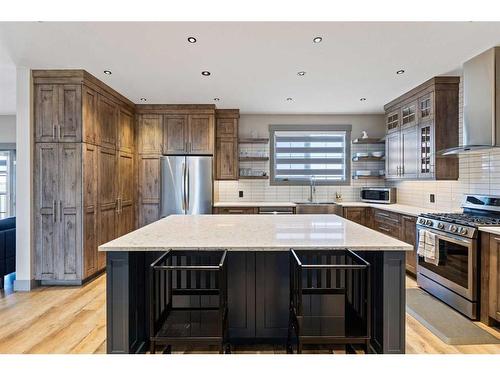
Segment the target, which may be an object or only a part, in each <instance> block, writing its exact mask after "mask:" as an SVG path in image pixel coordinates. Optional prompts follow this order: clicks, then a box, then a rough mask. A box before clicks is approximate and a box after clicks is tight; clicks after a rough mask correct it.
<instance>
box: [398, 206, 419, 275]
mask: <svg viewBox="0 0 500 375" xmlns="http://www.w3.org/2000/svg"><path fill="white" fill-rule="evenodd" d="M400 240H401V241H404V242H407V243H409V244H411V245H413V251H411V252H410V251H407V252H406V270H407V271H408V272H410V273H412V274H414V275H416V274H417V218H416V217H415V216H407V215H401V238H400Z"/></svg>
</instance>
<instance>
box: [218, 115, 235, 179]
mask: <svg viewBox="0 0 500 375" xmlns="http://www.w3.org/2000/svg"><path fill="white" fill-rule="evenodd" d="M239 117H240V111H239V110H238V109H221V110H217V114H216V127H215V128H216V130H215V134H216V147H215V179H216V180H237V179H238V175H239V159H238V156H239V153H238V122H239Z"/></svg>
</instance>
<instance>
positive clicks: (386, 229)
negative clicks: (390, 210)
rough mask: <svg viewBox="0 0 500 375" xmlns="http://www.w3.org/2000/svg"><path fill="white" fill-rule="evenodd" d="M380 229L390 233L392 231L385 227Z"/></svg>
mask: <svg viewBox="0 0 500 375" xmlns="http://www.w3.org/2000/svg"><path fill="white" fill-rule="evenodd" d="M378 229H380V230H383V231H384V232H390V231H391V230H390V229H388V228H385V227H378Z"/></svg>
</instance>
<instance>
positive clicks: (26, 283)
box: [14, 279, 38, 292]
mask: <svg viewBox="0 0 500 375" xmlns="http://www.w3.org/2000/svg"><path fill="white" fill-rule="evenodd" d="M37 286H38V283H37V281H36V280H18V279H16V280H14V291H15V292H29V291H31V290H33V289H35V288H36V287H37Z"/></svg>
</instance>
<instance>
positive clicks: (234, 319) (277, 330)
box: [228, 251, 290, 339]
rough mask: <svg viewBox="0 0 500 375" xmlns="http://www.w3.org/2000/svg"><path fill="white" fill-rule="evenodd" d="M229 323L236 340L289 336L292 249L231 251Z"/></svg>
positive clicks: (229, 265)
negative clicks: (288, 250)
mask: <svg viewBox="0 0 500 375" xmlns="http://www.w3.org/2000/svg"><path fill="white" fill-rule="evenodd" d="M228 269H230V270H231V272H229V274H228V305H229V312H228V314H229V315H228V318H229V319H228V324H229V336H230V337H231V338H232V339H248V338H274V339H285V338H286V336H287V329H288V305H289V284H290V282H289V280H290V276H289V265H288V252H287V251H281V252H268V251H266V252H238V251H235V252H230V253H229V255H228Z"/></svg>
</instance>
